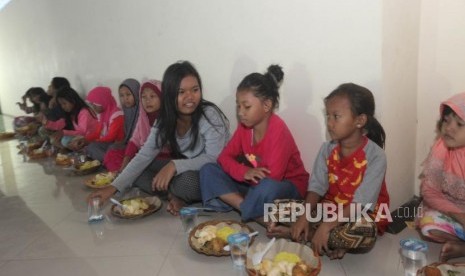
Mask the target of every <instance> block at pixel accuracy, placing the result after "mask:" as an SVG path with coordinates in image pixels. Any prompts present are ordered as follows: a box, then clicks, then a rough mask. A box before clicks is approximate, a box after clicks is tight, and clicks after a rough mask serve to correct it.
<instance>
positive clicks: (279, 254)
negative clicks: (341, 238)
mask: <svg viewBox="0 0 465 276" xmlns="http://www.w3.org/2000/svg"><path fill="white" fill-rule="evenodd" d="M264 247H265V244H257V245H255V246H254V247H250V248H249V250H248V252H247V266H246V269H247V273H248V275H250V276H272V275H280V276H314V275H318V274H319V273H320V270H321V259H320V256H318V255H317V254H315V253H314V252H313V250H312V249H311V248H310V247H308V246H306V245H304V244H301V243H296V242H291V241H287V240H285V239H278V240H276V242H275V243H274V244H273V246H271V248H270V250H269V251H268V252H267V253H266V254H265V256H264V257H263V260H262V262H261V263H260V264H258V265H256V266H254V265H253V264H252V256H253V254H254V253H255V252H257V251H261V250H263V248H264Z"/></svg>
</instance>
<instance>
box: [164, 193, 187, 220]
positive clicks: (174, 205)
mask: <svg viewBox="0 0 465 276" xmlns="http://www.w3.org/2000/svg"><path fill="white" fill-rule="evenodd" d="M186 205H187V204H186V203H185V202H184V201H183V200H182V199H180V198H178V197H175V196H174V195H172V194H169V195H168V206H167V207H166V211H168V212H170V213H171V214H172V215H173V216H177V215H179V210H181V208H182V207H184V206H186Z"/></svg>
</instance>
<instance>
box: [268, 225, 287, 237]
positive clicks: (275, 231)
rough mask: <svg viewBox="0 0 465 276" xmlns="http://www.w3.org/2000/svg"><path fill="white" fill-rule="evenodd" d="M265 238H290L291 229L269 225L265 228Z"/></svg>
mask: <svg viewBox="0 0 465 276" xmlns="http://www.w3.org/2000/svg"><path fill="white" fill-rule="evenodd" d="M266 236H267V237H268V238H273V237H274V238H283V239H290V238H291V228H289V227H287V226H284V225H282V224H276V223H274V222H273V223H271V224H269V225H268V227H267V228H266Z"/></svg>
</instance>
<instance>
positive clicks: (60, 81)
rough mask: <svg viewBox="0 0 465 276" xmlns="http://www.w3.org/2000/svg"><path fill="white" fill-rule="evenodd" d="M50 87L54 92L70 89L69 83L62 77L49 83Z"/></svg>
mask: <svg viewBox="0 0 465 276" xmlns="http://www.w3.org/2000/svg"><path fill="white" fill-rule="evenodd" d="M51 85H52V86H53V88H55V89H56V90H58V89H61V88H63V87H71V85H70V84H69V81H68V80H67V79H66V78H64V77H54V78H53V79H52V81H51Z"/></svg>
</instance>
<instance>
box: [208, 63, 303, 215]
mask: <svg viewBox="0 0 465 276" xmlns="http://www.w3.org/2000/svg"><path fill="white" fill-rule="evenodd" d="M283 76H284V73H283V71H282V69H281V67H280V66H278V65H271V66H270V67H268V71H267V73H265V74H264V75H263V74H260V73H252V74H250V75H248V76H246V77H245V78H244V79H243V80H242V82H241V83H240V84H239V86H238V88H237V92H236V104H237V116H238V117H239V120H240V124H239V126H238V127H237V129H236V132H235V133H234V135H233V137H232V138H231V140H230V141H229V143H228V145H227V146H226V147H225V148H224V149H223V151H222V152H221V154H220V156H219V157H218V164H213V163H210V164H207V165H205V166H204V167H203V168H202V170H201V171H200V183H201V192H202V200H203V203H204V205H205V206H207V207H210V208H213V209H216V210H218V211H229V210H232V209H233V208H234V209H236V210H239V211H240V213H241V216H242V219H243V220H250V219H259V220H260V219H261V218H262V217H263V213H264V211H263V210H264V204H265V203H272V202H273V201H274V200H275V199H280V198H294V199H300V198H302V197H303V196H304V195H305V192H306V189H307V184H308V179H309V174H308V172H307V171H306V170H305V168H304V165H303V162H302V159H301V158H300V152H299V150H298V148H297V145H296V144H295V142H294V138H293V137H292V134H291V132H290V131H289V129H288V128H287V126H286V124H285V123H284V121H283V120H282V119H281V118H280V117H279V116H278V115H276V114H275V113H274V110H275V108H277V107H278V100H279V92H278V88H279V86H280V83H281V81H282V79H283Z"/></svg>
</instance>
